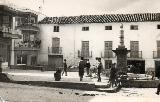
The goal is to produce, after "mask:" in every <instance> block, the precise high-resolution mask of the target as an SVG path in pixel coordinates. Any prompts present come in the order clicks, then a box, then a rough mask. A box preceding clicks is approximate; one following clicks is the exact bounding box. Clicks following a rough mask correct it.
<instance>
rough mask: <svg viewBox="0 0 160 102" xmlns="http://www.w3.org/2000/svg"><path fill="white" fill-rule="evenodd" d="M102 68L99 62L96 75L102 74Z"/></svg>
mask: <svg viewBox="0 0 160 102" xmlns="http://www.w3.org/2000/svg"><path fill="white" fill-rule="evenodd" d="M102 68H103V65H102V63H101V62H100V63H99V64H98V68H97V69H98V73H101V72H102Z"/></svg>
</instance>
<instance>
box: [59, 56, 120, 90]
mask: <svg viewBox="0 0 160 102" xmlns="http://www.w3.org/2000/svg"><path fill="white" fill-rule="evenodd" d="M96 60H97V61H98V63H97V66H96V70H97V73H96V75H97V81H98V82H101V73H102V70H103V65H102V62H101V58H97V59H96ZM90 67H91V64H90V62H89V59H87V61H86V60H85V59H84V58H83V57H81V60H80V61H79V63H78V68H79V72H78V73H79V78H80V81H83V76H84V73H85V68H86V73H87V75H88V76H89V75H90V74H91V73H92V72H91V70H90ZM63 68H64V69H63V71H62V75H63V74H65V76H67V63H66V59H64V62H63ZM119 78H120V76H119V74H118V70H117V68H116V63H113V64H111V65H110V76H109V83H110V85H111V87H114V86H117V85H118V84H120V81H119Z"/></svg>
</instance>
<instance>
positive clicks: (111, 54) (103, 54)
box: [101, 50, 116, 59]
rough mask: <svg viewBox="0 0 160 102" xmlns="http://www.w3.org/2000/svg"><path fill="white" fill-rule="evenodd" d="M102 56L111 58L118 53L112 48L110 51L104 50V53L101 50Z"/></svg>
mask: <svg viewBox="0 0 160 102" xmlns="http://www.w3.org/2000/svg"><path fill="white" fill-rule="evenodd" d="M101 57H102V58H108V59H109V58H115V57H116V55H115V53H113V52H112V50H110V51H104V53H102V52H101Z"/></svg>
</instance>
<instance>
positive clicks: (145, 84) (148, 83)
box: [122, 80, 160, 88]
mask: <svg viewBox="0 0 160 102" xmlns="http://www.w3.org/2000/svg"><path fill="white" fill-rule="evenodd" d="M159 83H160V81H159V80H122V87H135V88H157V86H158V84H159Z"/></svg>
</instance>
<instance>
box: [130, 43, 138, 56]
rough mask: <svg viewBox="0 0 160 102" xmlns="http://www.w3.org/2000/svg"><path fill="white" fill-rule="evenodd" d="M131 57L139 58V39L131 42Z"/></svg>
mask: <svg viewBox="0 0 160 102" xmlns="http://www.w3.org/2000/svg"><path fill="white" fill-rule="evenodd" d="M130 50H131V52H130V57H131V58H139V41H131V42H130Z"/></svg>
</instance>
